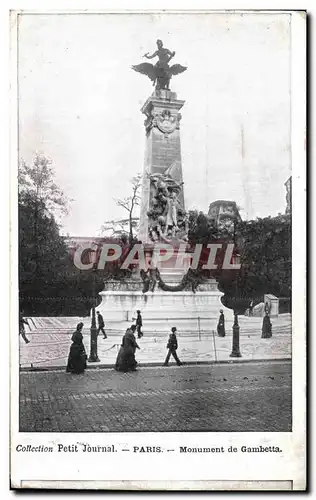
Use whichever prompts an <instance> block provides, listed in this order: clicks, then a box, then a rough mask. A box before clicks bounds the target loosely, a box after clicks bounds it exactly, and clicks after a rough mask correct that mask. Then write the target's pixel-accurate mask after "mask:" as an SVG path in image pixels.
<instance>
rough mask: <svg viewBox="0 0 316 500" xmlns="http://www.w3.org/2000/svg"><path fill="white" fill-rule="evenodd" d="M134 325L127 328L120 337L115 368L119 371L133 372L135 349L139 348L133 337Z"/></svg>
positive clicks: (134, 369)
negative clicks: (120, 342)
mask: <svg viewBox="0 0 316 500" xmlns="http://www.w3.org/2000/svg"><path fill="white" fill-rule="evenodd" d="M135 330H136V325H132V326H131V327H130V328H127V330H126V332H125V335H124V337H123V339H122V344H121V347H120V350H119V352H118V355H117V358H116V363H115V370H117V371H119V372H125V373H126V372H130V371H131V372H135V371H136V367H137V361H136V359H135V351H136V349H140V347H139V345H138V344H137V342H136V339H135V335H134V333H135Z"/></svg>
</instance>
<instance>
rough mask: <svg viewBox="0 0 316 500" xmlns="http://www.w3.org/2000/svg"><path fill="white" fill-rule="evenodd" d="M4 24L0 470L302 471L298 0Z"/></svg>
mask: <svg viewBox="0 0 316 500" xmlns="http://www.w3.org/2000/svg"><path fill="white" fill-rule="evenodd" d="M10 26H11V105H12V114H11V116H12V135H11V173H12V175H11V202H12V203H11V228H12V231H11V263H12V264H11V297H10V299H11V336H10V339H11V342H10V356H11V357H10V362H11V442H10V448H11V449H10V452H11V487H12V488H14V489H20V488H48V489H54V488H60V489H101V490H102V489H103V490H106V489H107V490H116V489H120V490H183V491H185V490H277V491H281V490H288V491H290V490H304V489H305V488H306V477H305V476H306V463H305V460H306V459H305V452H306V450H305V439H306V438H305V432H306V429H305V416H306V396H305V391H306V380H305V375H306V360H305V349H306V331H305V306H306V290H305V264H306V263H305V260H304V258H305V245H306V243H305V239H306V235H305V217H306V214H305V203H306V200H305V182H306V165H305V163H306V158H305V125H306V123H305V122H306V118H305V105H306V95H305V86H306V67H305V60H306V13H305V12H304V11H290V10H287V11H268V10H266V11H229V10H228V11H210V10H209V11H207V10H204V11H203V10H194V11H193V10H183V11H159V10H156V11H154V10H153V11H148V10H147V11H143V12H141V11H136V10H135V11H123V10H122V11H89V10H86V11H79V10H77V11H75V10H73V11H57V10H56V11H28V10H23V11H12V12H11V17H10ZM17 263H18V265H17Z"/></svg>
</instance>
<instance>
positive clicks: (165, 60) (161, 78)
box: [132, 40, 187, 90]
mask: <svg viewBox="0 0 316 500" xmlns="http://www.w3.org/2000/svg"><path fill="white" fill-rule="evenodd" d="M157 47H158V48H157V50H156V51H155V52H154V53H153V54H152V55H149V54H148V53H147V54H145V55H144V57H146V58H147V59H153V58H154V57H158V61H157V62H156V64H155V65H153V64H150V63H142V64H138V65H136V66H132V69H133V70H135V71H137V72H138V73H142V74H143V75H146V76H148V78H150V80H151V81H152V82H153V85H155V88H156V90H162V89H166V90H170V89H169V84H170V80H171V77H172V76H174V75H178V74H179V73H183V71H185V70H186V69H187V68H186V67H185V66H181V64H173V65H172V66H169V61H170V60H171V59H172V58H173V57H174V56H175V52H171V51H170V50H169V49H166V48H165V47H164V46H163V43H162V41H161V40H157Z"/></svg>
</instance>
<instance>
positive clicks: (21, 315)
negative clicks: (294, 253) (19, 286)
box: [19, 311, 30, 344]
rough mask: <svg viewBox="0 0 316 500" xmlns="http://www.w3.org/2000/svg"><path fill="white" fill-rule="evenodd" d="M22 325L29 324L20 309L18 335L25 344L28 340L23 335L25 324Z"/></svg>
mask: <svg viewBox="0 0 316 500" xmlns="http://www.w3.org/2000/svg"><path fill="white" fill-rule="evenodd" d="M24 325H27V326H28V327H29V326H30V325H29V323H28V321H27V319H24V318H23V311H21V312H20V314H19V335H21V337H22V339H23V340H24V342H25V343H26V344H28V343H29V342H30V341H29V339H28V338H27V337H26V335H25V326H24Z"/></svg>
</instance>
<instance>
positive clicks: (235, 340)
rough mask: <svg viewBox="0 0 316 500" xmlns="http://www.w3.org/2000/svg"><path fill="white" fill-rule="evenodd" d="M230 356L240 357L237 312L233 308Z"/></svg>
mask: <svg viewBox="0 0 316 500" xmlns="http://www.w3.org/2000/svg"><path fill="white" fill-rule="evenodd" d="M230 357H231V358H241V357H242V356H241V354H240V349H239V324H238V312H237V311H236V309H234V324H233V347H232V352H231V353H230Z"/></svg>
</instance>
